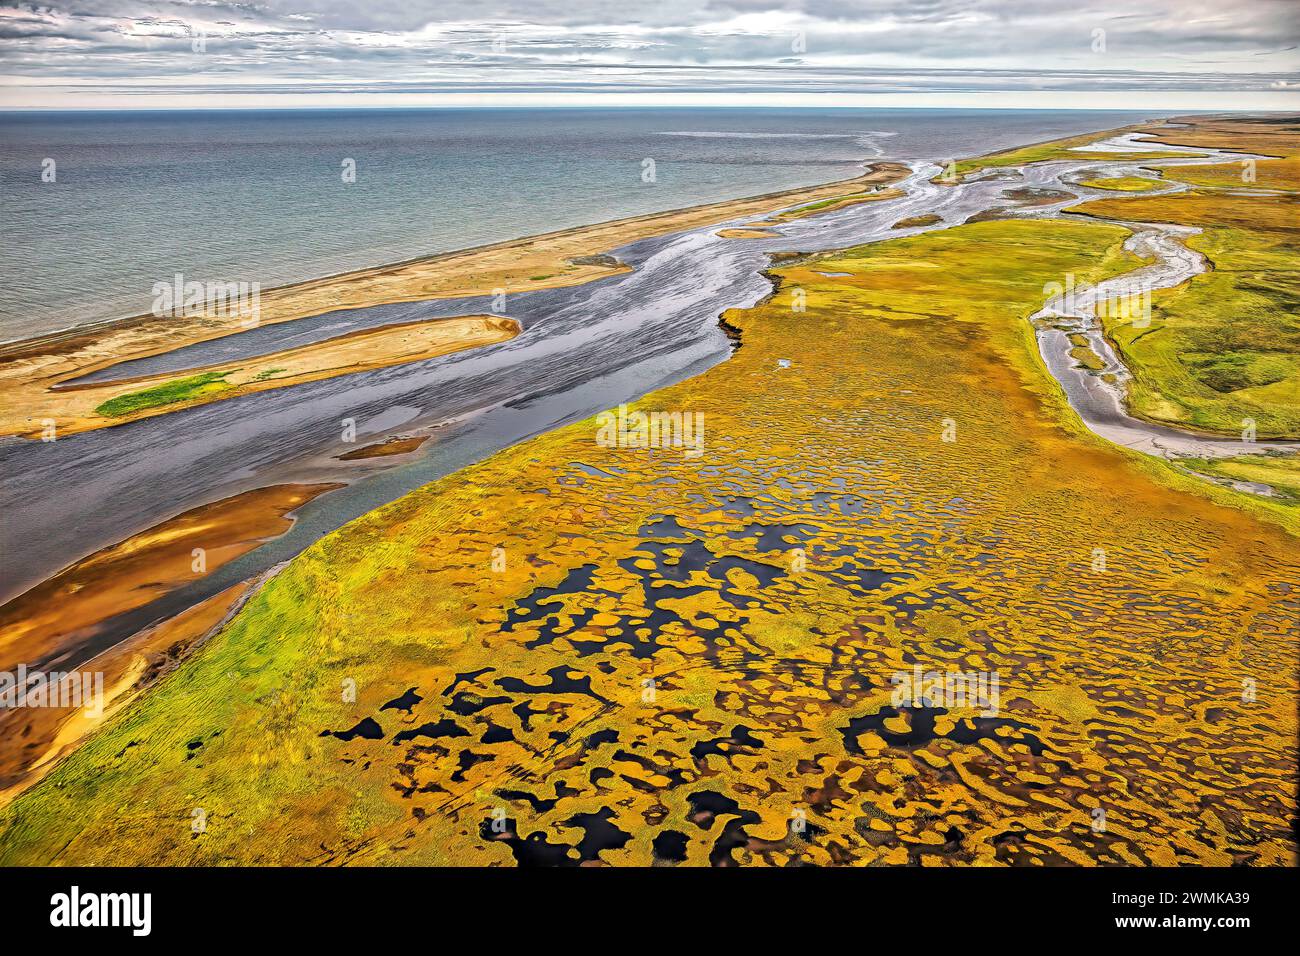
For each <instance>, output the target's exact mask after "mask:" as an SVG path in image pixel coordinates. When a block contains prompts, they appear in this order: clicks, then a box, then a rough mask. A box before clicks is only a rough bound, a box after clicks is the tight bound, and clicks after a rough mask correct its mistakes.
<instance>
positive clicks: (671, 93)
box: [0, 0, 1300, 111]
mask: <svg viewBox="0 0 1300 956" xmlns="http://www.w3.org/2000/svg"><path fill="white" fill-rule="evenodd" d="M625 105H643V106H664V105H693V106H858V107H875V106H878V107H890V106H914V107H927V106H933V107H945V106H947V107H952V106H984V107H1020V108H1030V107H1046V108H1098V109H1107V108H1116V109H1175V110H1192V109H1213V110H1243V111H1246V110H1300V0H1072V2H1060V0H997V2H995V0H784V2H774V0H600V2H593V0H437V2H425V0H269V2H261V3H239V2H227V0H46V2H40V3H31V4H28V3H18V4H13V3H9V2H8V0H0V109H53V108H56V109H150V108H159V109H165V108H225V109H229V108H262V107H311V106H329V107H338V106H625Z"/></svg>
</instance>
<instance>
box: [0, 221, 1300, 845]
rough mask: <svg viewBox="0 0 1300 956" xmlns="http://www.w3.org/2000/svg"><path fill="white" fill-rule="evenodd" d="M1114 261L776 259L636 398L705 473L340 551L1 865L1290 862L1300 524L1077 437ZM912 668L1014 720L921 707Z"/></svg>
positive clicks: (1064, 243)
mask: <svg viewBox="0 0 1300 956" xmlns="http://www.w3.org/2000/svg"><path fill="white" fill-rule="evenodd" d="M1232 228H1244V227H1241V226H1233V227H1232ZM1127 236H1128V232H1127V231H1126V230H1125V229H1123V228H1120V227H1118V226H1113V225H1108V224H1101V223H1096V222H1089V221H1086V220H1080V219H1075V220H1073V221H1065V220H1060V219H1055V220H1052V219H1040V220H1022V221H998V222H984V223H976V224H970V225H962V226H956V227H953V228H949V229H945V230H941V231H934V232H929V233H922V234H919V235H913V236H907V237H900V238H896V239H892V240H889V241H886V242H880V243H877V244H873V245H869V246H864V247H861V248H856V249H849V250H847V251H843V252H839V253H834V254H830V255H825V256H821V257H817V258H813V259H808V260H805V259H799V258H796V259H787V260H784V261H783V262H782V264H780V265H775V266H774V268H773V270H772V273H771V274H772V275H773V277H774V280H775V281H776V283H777V288H776V292H775V294H774V295H773V296H772V297H771V298H770V299H769V300H768V301H766V302H764V303H762V304H760V305H758V306H757V307H755V308H753V309H748V310H736V311H732V312H729V313H727V314H726V316H725V320H726V321H727V322H728V323H729V325H730V326H732V327H733V328H734V329H736V330H737V331H738V334H739V336H740V338H741V341H742V345H741V347H740V348H739V350H738V351H737V352H736V353H735V354H734V355H733V357H732V358H731V359H730V360H729V361H727V362H724V363H722V364H720V365H718V366H716V367H714V368H712V369H710V370H708V371H707V372H705V373H703V374H701V375H699V376H697V377H695V378H692V379H690V380H687V381H685V382H682V383H680V384H677V385H674V386H671V387H669V388H665V389H662V390H660V391H659V392H656V393H653V394H651V395H649V396H647V397H645V398H644V399H642V400H641V401H640V402H639V403H637V405H636V407H637V408H638V409H640V410H643V411H647V412H649V411H654V410H656V409H683V410H689V411H690V412H692V413H697V412H698V413H702V414H703V415H704V416H705V419H706V421H707V423H708V430H707V435H708V440H707V447H706V449H705V453H704V454H703V455H700V456H695V457H692V456H688V455H685V454H683V453H682V451H681V450H680V449H644V448H629V447H622V446H618V445H615V446H601V445H599V444H598V443H597V442H596V440H595V434H596V426H595V420H594V419H593V420H589V421H585V422H580V423H577V424H574V425H570V426H567V427H563V428H560V429H557V430H555V431H553V432H550V433H547V434H544V435H541V436H539V437H536V438H534V439H532V440H529V441H527V442H524V443H522V444H520V445H517V446H515V447H512V448H509V449H507V450H504V451H502V452H500V453H498V454H496V455H494V456H492V457H490V458H488V459H487V460H485V461H483V462H481V463H478V464H475V465H472V466H470V467H469V468H467V469H464V470H463V471H461V472H459V473H457V474H455V475H452V476H449V477H448V478H446V479H443V480H440V481H438V482H435V483H433V484H430V485H428V486H425V487H423V488H420V489H418V490H416V491H415V492H412V493H411V494H409V495H407V496H405V497H404V498H401V499H399V500H397V501H395V502H393V503H392V504H390V505H388V506H385V507H383V508H381V509H378V510H376V511H374V512H371V513H369V514H367V515H365V516H363V517H361V518H360V519H358V520H356V521H354V522H353V523H351V524H349V525H347V526H346V527H344V528H342V529H340V530H339V531H337V532H335V533H333V534H331V535H329V536H327V537H325V538H323V539H322V540H320V541H319V542H317V543H316V544H315V545H313V546H312V547H311V548H310V549H308V550H307V551H305V552H304V553H302V554H301V555H299V556H298V557H297V558H295V559H294V560H293V561H291V562H289V564H288V565H287V566H286V567H285V568H284V569H283V570H282V571H281V572H280V573H279V574H278V575H277V576H275V577H274V578H273V579H271V580H270V581H269V582H268V583H267V584H266V585H265V586H264V587H263V588H262V589H261V590H260V591H259V592H258V593H257V594H256V595H255V596H253V597H252V598H251V599H250V601H249V603H248V604H247V605H246V606H245V608H244V609H243V610H242V611H241V613H239V614H238V615H237V616H236V617H235V618H234V620H233V622H232V623H231V624H230V625H229V626H227V627H226V628H225V629H224V630H222V631H221V632H219V633H218V634H216V635H215V636H213V637H212V638H211V639H210V640H208V641H207V642H206V643H205V644H204V645H203V646H202V647H201V648H200V649H199V650H198V651H197V652H196V653H195V654H194V655H193V656H192V657H191V658H190V659H189V660H187V661H186V662H185V664H184V665H183V666H182V667H180V668H178V669H177V670H176V671H175V672H174V673H172V674H170V675H169V676H168V677H167V678H166V679H165V680H163V681H162V682H161V683H160V684H159V685H158V686H157V687H156V688H155V689H154V690H152V691H151V692H150V693H149V694H147V695H145V696H144V697H142V698H141V699H139V700H138V701H136V702H135V703H134V704H132V705H131V706H130V707H129V708H126V709H125V710H124V711H123V712H122V713H121V714H119V715H118V716H117V717H116V718H115V719H113V720H112V721H111V722H110V724H109V725H108V726H107V727H106V728H105V729H104V730H103V731H102V732H100V733H99V734H97V735H96V736H94V737H92V738H91V739H90V740H89V742H88V743H86V744H85V745H83V746H82V747H81V748H80V749H79V750H77V751H76V752H75V753H74V754H72V755H71V756H70V757H68V758H67V759H66V760H64V761H63V762H62V763H61V764H59V765H58V766H57V767H56V768H55V769H54V770H53V771H52V772H51V773H50V774H49V775H48V776H47V777H46V779H45V780H44V781H42V782H41V783H40V784H38V785H37V786H36V787H35V788H34V789H32V790H30V791H28V792H27V793H26V794H24V795H23V796H21V797H19V798H18V799H17V800H16V801H15V802H13V803H12V804H10V805H9V806H8V807H7V808H6V809H4V810H3V811H0V862H3V863H5V864H15V863H51V862H53V863H74V862H75V863H78V864H102V863H118V864H121V863H145V864H148V863H193V864H226V863H320V864H330V863H335V864H337V863H352V864H361V863H431V864H475V865H491V864H512V863H518V864H521V865H531V864H552V865H578V864H581V863H589V864H590V863H596V862H601V863H606V864H650V863H658V864H670V863H683V864H687V865H708V864H713V865H731V864H762V863H769V864H773V865H785V864H790V863H794V862H810V863H819V864H830V863H852V864H871V863H892V864H903V863H914V864H971V863H974V864H994V863H1005V864H1062V863H1079V864H1100V863H1113V864H1119V863H1130V864H1144V863H1150V864H1166V865H1177V864H1193V863H1199V864H1233V863H1258V864H1279V863H1286V862H1288V861H1292V860H1294V858H1295V853H1296V843H1295V834H1294V831H1293V830H1292V829H1291V821H1292V820H1293V818H1294V814H1295V792H1296V789H1295V783H1296V780H1295V773H1296V770H1295V751H1294V745H1295V736H1296V730H1297V728H1296V713H1295V708H1294V706H1293V704H1294V692H1295V688H1294V679H1295V673H1296V671H1297V665H1298V664H1300V649H1297V647H1296V642H1295V640H1294V635H1295V633H1296V630H1297V627H1300V568H1298V567H1297V565H1296V562H1295V539H1294V537H1293V533H1294V524H1293V522H1294V512H1293V511H1291V510H1290V509H1287V508H1285V507H1283V506H1281V505H1278V504H1276V503H1273V502H1268V501H1260V502H1257V503H1249V502H1248V499H1247V498H1246V496H1243V495H1239V494H1237V493H1235V492H1232V491H1229V490H1227V489H1224V488H1221V487H1219V486H1217V485H1214V484H1211V483H1209V482H1205V481H1202V480H1199V479H1196V478H1192V477H1189V476H1187V475H1184V474H1181V473H1179V472H1178V471H1177V470H1176V469H1174V468H1172V467H1170V466H1169V465H1167V464H1166V463H1164V462H1162V461H1158V460H1155V459H1150V458H1146V457H1144V456H1141V455H1139V454H1137V453H1135V452H1131V451H1128V450H1126V449H1122V448H1119V447H1116V446H1113V445H1111V444H1109V443H1106V442H1104V441H1102V440H1101V439H1099V438H1096V437H1095V436H1093V435H1092V434H1091V433H1089V432H1087V431H1086V430H1085V429H1084V428H1083V426H1082V425H1081V424H1080V423H1078V421H1077V419H1076V418H1075V417H1074V416H1073V414H1072V413H1071V411H1070V409H1069V408H1068V406H1067V405H1066V404H1065V401H1064V399H1063V397H1062V396H1061V394H1060V391H1059V388H1058V386H1057V384H1056V382H1055V381H1054V380H1053V379H1052V378H1051V377H1050V375H1049V374H1048V372H1047V371H1046V370H1045V368H1044V367H1043V365H1042V363H1041V360H1040V357H1039V354H1038V351H1037V348H1036V345H1035V341H1034V332H1033V329H1032V327H1031V325H1030V324H1029V323H1028V322H1027V321H1026V319H1027V317H1028V316H1029V315H1030V314H1032V313H1033V312H1034V311H1035V310H1036V309H1037V308H1038V307H1039V306H1040V305H1041V304H1042V297H1043V295H1042V290H1043V287H1044V285H1045V284H1046V283H1048V282H1051V281H1057V280H1059V279H1060V277H1061V276H1063V275H1066V274H1073V275H1075V276H1077V277H1079V279H1080V280H1081V281H1097V280H1099V279H1101V278H1104V277H1106V276H1110V275H1115V274H1119V273H1122V272H1125V271H1128V270H1131V269H1133V268H1134V267H1136V266H1137V265H1138V264H1139V263H1138V262H1137V261H1136V259H1135V258H1134V257H1133V256H1132V255H1131V254H1130V253H1128V252H1126V251H1125V250H1124V249H1123V248H1122V243H1123V241H1124V239H1125V238H1126V237H1127ZM1265 255H1266V257H1267V254H1265ZM1268 261H1272V260H1268ZM1228 288H1230V289H1235V288H1237V287H1236V286H1231V287H1228ZM797 303H799V304H805V303H806V308H805V309H804V310H802V311H800V310H798V309H796V308H795V305H796V304H797ZM1288 522H1292V524H1290V525H1288ZM1288 528H1289V529H1290V530H1288ZM918 665H919V666H920V667H921V668H922V670H923V671H924V672H926V673H929V672H937V673H939V674H964V675H966V674H972V673H973V674H983V675H993V674H996V675H998V686H999V687H1000V708H999V710H998V711H997V713H996V714H994V715H989V714H987V713H985V712H984V711H985V709H984V708H981V707H978V706H961V705H953V706H949V707H915V706H912V705H911V704H903V705H896V704H894V703H893V697H892V693H891V691H892V678H893V675H897V674H899V673H912V672H913V671H914V669H915V668H916V667H917V666H918ZM197 814H201V819H202V820H203V821H204V823H203V826H202V827H197V828H196V827H195V826H194V825H193V823H192V821H194V820H196V819H199V818H200V817H199V816H197Z"/></svg>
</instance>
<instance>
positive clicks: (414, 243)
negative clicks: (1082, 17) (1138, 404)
mask: <svg viewBox="0 0 1300 956" xmlns="http://www.w3.org/2000/svg"><path fill="white" fill-rule="evenodd" d="M1154 115H1156V114H1151V113H1127V112H1114V111H1105V112H1087V111H1064V112H1055V111H1054V112H1047V111H1037V110H933V109H926V110H904V109H890V110H854V109H619V110H605V109H526V110H520V109H482V110H469V109H440V110H437V109H429V110H412V109H382V110H381V109H367V110H263V111H237V110H220V111H136V112H3V113H0V225H2V226H3V236H4V253H5V270H4V271H5V275H4V280H3V283H0V342H6V341H13V340H18V339H25V338H30V337H34V336H39V335H43V334H47V333H50V332H55V331H60V330H64V329H69V328H73V327H76V326H80V325H85V324H93V323H97V322H103V321H106V320H112V319H118V318H124V317H128V316H132V315H139V314H142V313H145V312H148V311H149V310H150V308H151V305H152V302H153V290H154V286H155V284H156V283H159V282H163V283H168V284H171V283H172V282H173V281H174V277H175V276H176V275H178V274H180V275H182V276H183V277H184V278H185V280H186V281H191V280H199V281H202V282H215V281H220V282H232V281H233V282H249V283H254V282H255V283H257V284H258V285H259V287H260V288H261V289H263V290H266V289H269V288H272V287H274V286H277V285H282V284H285V283H290V282H297V281H301V280H304V279H310V278H315V277H319V276H324V275H330V274H335V273H339V272H345V271H349V270H352V269H358V268H364V267H368V266H375V265H381V264H385V263H389V262H396V261H401V260H406V259H412V258H417V257H421V256H427V255H431V254H434V253H439V252H447V251H451V250H456V249H464V248H468V247H471V246H477V245H482V244H485V243H493V242H501V241H504V240H508V239H515V238H519V237H523V236H529V235H535V234H538V233H542V232H549V231H552V230H557V229H564V228H569V227H573V226H579V225H584V224H590V223H597V222H603V221H606V220H610V219H617V218H622V217H627V216H635V215H640V214H644V213H651V212H657V211H662V210H669V209H679V208H683V207H687V206H693V205H697V204H700V203H707V202H715V201H719V200H724V199H733V198H738V197H743V196H751V195H757V194H761V193H766V192H772V191H776V190H781V189H790V188H794V187H799V186H808V185H813V184H817V183H823V182H830V181H834V180H838V179H844V178H847V177H850V176H853V175H855V174H856V173H857V172H858V171H859V170H860V169H861V167H862V165H863V164H864V163H868V162H872V161H876V160H901V161H908V160H927V161H935V162H944V161H947V160H950V159H959V158H962V157H965V156H972V155H979V154H982V153H986V152H989V151H991V150H997V149H1003V148H1007V147H1011V146H1017V145H1022V144H1026V143H1033V142H1039V141H1043V140H1048V139H1053V138H1057V137H1061V136H1066V135H1072V134H1078V133H1083V132H1089V131H1093V130H1103V129H1109V128H1113V127H1117V126H1124V125H1128V124H1131V123H1134V122H1138V121H1140V120H1143V119H1148V118H1152V117H1153V116H1154ZM593 251H599V250H593Z"/></svg>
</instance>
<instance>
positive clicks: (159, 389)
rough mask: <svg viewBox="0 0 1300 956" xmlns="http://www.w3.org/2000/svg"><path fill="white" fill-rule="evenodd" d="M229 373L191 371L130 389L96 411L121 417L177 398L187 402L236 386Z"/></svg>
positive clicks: (174, 400) (170, 402) (175, 400)
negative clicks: (228, 377)
mask: <svg viewBox="0 0 1300 956" xmlns="http://www.w3.org/2000/svg"><path fill="white" fill-rule="evenodd" d="M229 374H230V373H229V372H203V373H201V374H199V375H191V376H189V377H188V378H178V379H176V380H174V381H171V382H164V383H163V384H162V385H155V386H154V387H153V388H146V389H142V390H141V391H138V392H128V393H127V394H125V395H119V396H117V397H116V398H110V399H109V400H108V401H106V402H104V403H103V404H102V405H100V406H99V407H98V408H96V409H95V414H97V415H104V416H107V417H110V418H120V417H121V416H123V415H131V414H134V413H135V412H140V411H144V410H145V409H149V408H158V407H160V406H162V405H174V404H175V403H176V402H188V401H190V400H191V399H194V398H198V397H199V396H200V395H209V394H211V393H212V392H220V391H224V390H225V389H228V388H233V387H234V386H232V385H230V383H228V382H226V381H225V378H226V376H227V375H229Z"/></svg>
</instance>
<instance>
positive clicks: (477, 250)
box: [0, 160, 909, 374]
mask: <svg viewBox="0 0 1300 956" xmlns="http://www.w3.org/2000/svg"><path fill="white" fill-rule="evenodd" d="M861 166H862V169H863V172H862V173H861V174H860V175H858V176H851V177H849V178H847V179H836V180H831V181H830V182H826V183H821V184H818V185H813V186H796V187H794V188H792V189H783V190H776V191H774V192H768V193H757V194H755V195H752V196H741V197H738V198H736V199H724V200H720V201H718V202H712V203H703V204H700V205H696V206H677V207H674V208H671V209H664V210H661V211H658V212H652V213H645V214H643V215H639V216H628V217H624V218H622V219H602V220H598V221H596V222H592V223H585V224H583V225H580V226H570V227H568V228H566V229H557V230H554V231H552V232H541V233H532V234H529V235H524V236H519V237H517V238H514V239H505V240H502V241H500V242H492V243H485V244H481V245H477V246H465V247H463V248H459V249H452V250H448V251H447V252H437V253H433V254H432V255H427V256H414V257H412V258H409V259H398V260H395V261H391V262H385V263H380V264H377V265H373V266H364V267H361V268H359V269H348V270H345V271H342V272H331V273H326V274H324V275H320V276H315V277H313V278H310V279H302V280H299V281H296V282H288V283H284V284H282V285H277V286H273V287H271V288H269V289H265V290H263V291H262V296H263V298H268V297H273V298H281V297H284V296H286V295H288V294H291V293H297V292H303V291H308V290H315V289H316V288H317V287H320V286H329V285H336V284H337V285H344V284H352V283H355V282H357V281H359V280H363V279H367V278H372V277H377V276H382V275H384V274H386V273H391V272H396V271H400V270H406V269H412V268H417V267H425V266H434V265H439V264H442V263H446V262H451V261H454V260H456V259H460V258H464V257H467V256H479V255H483V254H485V253H495V252H505V251H513V250H515V249H518V248H521V247H527V246H532V245H535V244H537V243H540V242H551V241H555V240H561V239H570V238H574V237H577V236H580V235H582V234H584V233H590V232H595V231H599V230H604V229H609V228H616V227H629V226H637V225H642V224H650V223H652V222H654V221H655V220H661V219H662V220H671V219H677V218H680V217H684V216H691V215H696V214H699V213H704V212H713V211H717V212H720V213H723V212H725V213H728V215H725V216H723V217H722V218H721V219H719V221H720V222H722V221H725V220H726V219H730V218H734V215H749V214H751V213H750V212H749V211H742V212H738V213H735V214H731V213H730V207H733V206H737V205H741V204H749V203H767V202H771V201H775V200H781V199H787V198H788V199H791V200H793V201H795V202H797V201H799V197H801V196H804V195H805V194H810V193H821V192H822V191H824V190H835V189H840V188H843V187H849V186H856V185H867V186H874V185H887V184H888V183H890V182H895V181H897V180H899V179H902V178H903V177H904V176H905V175H907V172H908V171H909V169H908V167H907V166H906V164H904V163H899V162H894V161H892V160H881V161H877V162H868V163H863V164H861ZM811 198H817V199H820V198H827V197H823V196H820V195H819V196H816V197H811ZM781 208H784V206H779V207H777V208H776V209H774V210H772V211H773V212H775V211H777V210H778V209H781ZM687 228H689V227H687ZM672 231H676V230H675V229H671V228H670V229H666V230H664V232H662V233H660V232H652V233H649V234H648V235H649V236H653V235H662V234H666V233H667V232H672ZM600 254H601V252H600V251H597V252H591V253H588V255H590V256H592V257H596V256H599V255H600ZM585 264H586V265H601V264H595V263H585ZM603 268H605V269H606V270H607V271H606V272H605V273H602V274H603V275H604V274H608V275H616V274H618V273H619V272H622V271H626V269H625V268H624V269H618V268H616V267H612V266H603ZM592 278H595V277H594V276H593V277H591V278H581V279H574V280H572V281H565V282H557V283H547V284H544V285H537V286H535V287H530V289H529V290H528V291H531V289H532V288H539V289H540V288H553V287H556V286H568V285H581V284H583V283H585V282H589V281H591V279H592ZM487 291H490V289H489V290H487ZM515 291H524V290H515ZM473 294H476V293H473V292H470V293H456V294H451V293H435V294H432V295H428V296H420V297H417V298H456V297H459V296H461V295H466V296H468V295H473ZM478 294H486V293H485V292H480V293H478ZM401 301H410V299H408V298H405V297H403V298H394V299H384V300H374V301H370V302H368V303H366V305H386V304H391V303H393V302H401ZM357 307H364V306H340V308H357ZM328 311H332V310H328ZM311 314H313V315H316V314H320V313H311ZM307 317H308V316H307V315H302V316H296V317H295V318H307ZM166 318H170V317H165V318H163V319H160V317H158V316H155V315H153V314H151V313H148V312H144V313H137V314H135V315H128V316H121V317H119V318H115V319H103V320H100V321H95V322H88V323H86V324H84V325H74V326H70V327H68V328H65V329H59V330H56V331H52V332H45V333H42V334H40V335H34V336H29V337H27V338H20V339H8V340H4V341H0V367H2V366H3V365H4V364H6V363H8V362H11V361H15V360H19V359H24V358H28V357H31V355H35V354H45V353H46V352H48V351H50V350H51V348H55V347H60V346H63V345H64V344H65V343H68V342H70V341H72V340H75V339H78V338H82V337H85V336H87V335H94V334H99V333H107V332H114V331H119V330H123V329H124V328H126V327H129V326H132V325H138V324H142V323H147V322H156V321H165V320H166ZM274 321H275V322H277V323H278V322H283V321H291V319H289V318H282V319H276V320H274ZM267 324H273V323H271V322H265V321H263V322H261V323H259V325H267ZM237 331H242V329H240V330H236V331H233V332H231V333H229V334H237ZM220 337H222V336H220V335H211V336H203V337H199V338H195V339H194V340H193V342H199V341H209V340H210V339H212V338H220ZM193 342H186V343H184V344H193ZM180 347H181V346H179V345H176V346H172V347H171V348H168V349H163V350H160V351H159V352H154V353H151V354H162V352H164V351H175V350H176V349H178V348H180ZM139 357H143V356H140V355H133V356H132V358H139ZM100 367H104V366H100ZM83 374H85V373H83Z"/></svg>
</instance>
